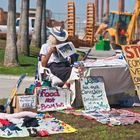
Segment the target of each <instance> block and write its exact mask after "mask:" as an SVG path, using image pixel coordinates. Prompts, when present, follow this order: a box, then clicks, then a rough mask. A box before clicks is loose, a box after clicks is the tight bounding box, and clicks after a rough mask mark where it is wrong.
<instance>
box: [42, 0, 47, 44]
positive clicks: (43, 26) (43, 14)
mask: <svg viewBox="0 0 140 140" xmlns="http://www.w3.org/2000/svg"><path fill="white" fill-rule="evenodd" d="M45 42H46V0H43V9H42V28H41V44H44V43H45Z"/></svg>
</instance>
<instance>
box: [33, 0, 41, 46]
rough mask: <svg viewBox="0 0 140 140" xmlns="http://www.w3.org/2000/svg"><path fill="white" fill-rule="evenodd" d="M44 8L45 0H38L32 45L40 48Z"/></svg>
mask: <svg viewBox="0 0 140 140" xmlns="http://www.w3.org/2000/svg"><path fill="white" fill-rule="evenodd" d="M42 8H43V0H37V4H36V18H35V27H34V33H33V35H32V41H31V46H35V47H38V48H40V47H41V26H42Z"/></svg>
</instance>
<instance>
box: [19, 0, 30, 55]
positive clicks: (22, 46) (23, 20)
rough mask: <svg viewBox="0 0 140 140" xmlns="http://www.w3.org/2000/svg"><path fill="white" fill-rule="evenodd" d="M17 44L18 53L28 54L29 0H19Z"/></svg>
mask: <svg viewBox="0 0 140 140" xmlns="http://www.w3.org/2000/svg"><path fill="white" fill-rule="evenodd" d="M17 44H18V53H20V54H24V55H26V56H29V0H22V1H21V16H20V30H19V32H18V43H17Z"/></svg>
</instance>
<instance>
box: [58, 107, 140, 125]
mask: <svg viewBox="0 0 140 140" xmlns="http://www.w3.org/2000/svg"><path fill="white" fill-rule="evenodd" d="M61 112H63V113H66V114H73V115H76V116H84V117H85V118H88V119H94V120H96V121H97V122H100V123H102V124H107V125H109V126H117V125H130V124H134V123H140V113H136V112H132V111H129V110H125V109H114V108H112V109H111V110H110V111H89V112H87V111H84V110H65V111H61Z"/></svg>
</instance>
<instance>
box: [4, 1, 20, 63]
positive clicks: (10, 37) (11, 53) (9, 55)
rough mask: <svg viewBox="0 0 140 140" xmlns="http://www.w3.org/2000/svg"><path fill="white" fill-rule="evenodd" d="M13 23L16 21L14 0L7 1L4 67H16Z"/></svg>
mask: <svg viewBox="0 0 140 140" xmlns="http://www.w3.org/2000/svg"><path fill="white" fill-rule="evenodd" d="M15 21H16V0H8V19H7V40H6V48H5V56H4V65H5V66H15V65H18V55H17V46H16V26H15Z"/></svg>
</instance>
